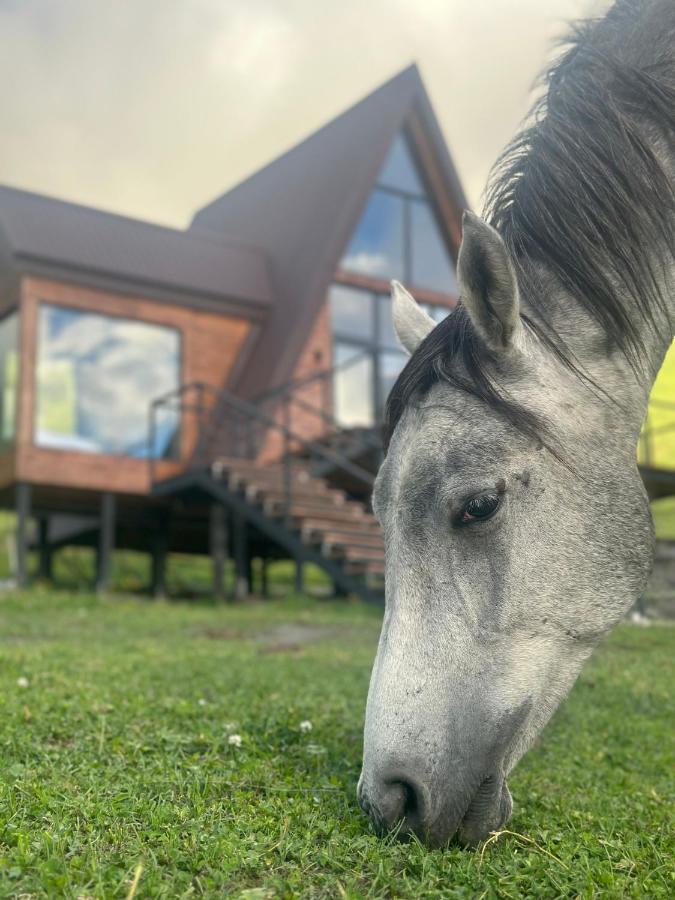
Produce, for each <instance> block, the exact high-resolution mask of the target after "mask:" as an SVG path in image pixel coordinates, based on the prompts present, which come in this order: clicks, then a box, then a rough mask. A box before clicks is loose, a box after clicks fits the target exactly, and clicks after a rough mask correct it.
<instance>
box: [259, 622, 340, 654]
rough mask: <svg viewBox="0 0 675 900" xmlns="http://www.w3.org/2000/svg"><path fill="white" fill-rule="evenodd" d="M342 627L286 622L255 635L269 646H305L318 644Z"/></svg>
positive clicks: (337, 633)
mask: <svg viewBox="0 0 675 900" xmlns="http://www.w3.org/2000/svg"><path fill="white" fill-rule="evenodd" d="M340 633H341V632H340V629H339V628H335V627H330V626H328V625H303V624H302V623H300V622H284V623H283V624H282V625H277V626H276V627H274V628H268V629H266V630H265V631H259V632H258V633H257V634H254V635H253V639H254V640H255V641H260V643H262V644H265V645H266V646H267V647H271V646H275V647H277V648H281V647H286V648H287V649H291V648H293V647H297V648H298V649H299V648H300V647H304V646H306V645H307V644H316V643H317V642H318V641H321V640H324V639H325V638H330V637H335V636H336V635H339V634H340Z"/></svg>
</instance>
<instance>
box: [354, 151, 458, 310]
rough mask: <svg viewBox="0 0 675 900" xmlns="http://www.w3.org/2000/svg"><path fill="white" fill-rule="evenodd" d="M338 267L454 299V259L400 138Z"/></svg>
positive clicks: (409, 152)
mask: <svg viewBox="0 0 675 900" xmlns="http://www.w3.org/2000/svg"><path fill="white" fill-rule="evenodd" d="M340 267H341V268H342V269H345V270H346V271H348V272H355V273H358V274H361V275H369V276H371V277H373V278H382V279H387V280H389V279H391V278H399V279H402V280H403V281H404V282H405V283H406V284H408V285H411V286H412V287H422V288H429V289H431V290H434V291H438V292H440V293H444V294H451V295H456V294H457V281H456V279H455V270H454V264H453V260H452V257H451V255H450V253H449V252H448V248H447V245H446V242H445V240H444V238H443V233H442V230H441V228H440V226H439V223H438V220H437V217H436V214H435V212H434V208H433V204H432V203H431V198H430V196H429V194H428V193H427V191H426V189H425V187H424V185H423V183H422V180H421V178H420V174H419V172H418V169H417V166H416V164H415V161H414V159H413V155H412V153H411V151H410V148H409V146H408V142H407V139H406V138H405V136H404V135H403V134H399V135H398V136H397V137H396V138H395V140H394V142H393V143H392V145H391V148H390V150H389V153H388V154H387V157H386V159H385V161H384V165H383V166H382V169H381V171H380V174H379V176H378V179H377V187H376V188H375V190H374V191H373V192H372V194H371V195H370V198H369V199H368V202H367V204H366V208H365V211H364V212H363V214H362V216H361V221H360V222H359V224H358V225H357V227H356V230H355V232H354V234H353V236H352V240H351V242H350V244H349V247H348V249H347V252H346V253H345V255H344V257H343V259H342V261H341V263H340Z"/></svg>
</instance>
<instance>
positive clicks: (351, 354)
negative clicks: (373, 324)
mask: <svg viewBox="0 0 675 900" xmlns="http://www.w3.org/2000/svg"><path fill="white" fill-rule="evenodd" d="M333 366H334V367H336V369H337V371H336V372H335V376H334V382H333V390H334V396H333V403H334V415H335V418H336V419H337V421H338V422H339V423H340V424H341V425H342V426H343V427H345V428H358V427H369V426H370V425H372V424H373V422H374V412H375V410H374V397H373V391H372V383H373V359H372V356H371V355H369V354H366V355H364V354H363V352H362V349H361V348H360V347H359V346H358V345H357V344H347V343H344V342H340V341H338V342H336V343H335V344H334V346H333Z"/></svg>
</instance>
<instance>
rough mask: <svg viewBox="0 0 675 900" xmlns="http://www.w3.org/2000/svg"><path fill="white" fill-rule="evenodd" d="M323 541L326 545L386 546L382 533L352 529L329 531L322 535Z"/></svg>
mask: <svg viewBox="0 0 675 900" xmlns="http://www.w3.org/2000/svg"><path fill="white" fill-rule="evenodd" d="M321 543H322V544H323V546H325V547H379V548H381V547H384V542H383V540H382V535H381V534H371V533H361V534H359V533H358V532H357V533H356V534H355V533H354V532H350V531H342V532H337V531H328V532H325V533H323V534H322V535H321Z"/></svg>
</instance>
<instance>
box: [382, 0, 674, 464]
mask: <svg viewBox="0 0 675 900" xmlns="http://www.w3.org/2000/svg"><path fill="white" fill-rule="evenodd" d="M656 6H660V7H661V13H662V15H661V17H660V18H658V17H657V15H656V14H655V13H654V7H656ZM647 7H652V21H651V22H650V23H649V24H650V25H651V27H652V30H653V34H649V31H650V28H648V27H646V26H645V27H642V24H643V23H642V22H641V20H640V16H641V13H645V11H646V10H647ZM673 9H674V7H673V6H672V5H671V3H670V0H667V2H663V0H618V2H616V3H615V4H614V6H613V7H612V9H611V10H610V12H609V13H608V14H607V16H605V17H604V18H602V19H597V20H589V21H586V22H583V23H581V24H580V25H578V26H576V27H575V28H574V30H573V32H572V34H571V36H570V37H569V38H568V39H567V41H566V42H565V43H566V44H567V47H566V49H565V51H564V52H563V53H562V55H561V56H560V57H559V58H558V60H557V61H556V62H555V63H554V65H553V66H552V67H551V68H550V69H549V70H548V71H547V72H546V73H545V74H544V76H543V88H544V90H543V92H542V95H541V97H540V99H539V100H538V101H537V102H536V103H535V105H534V107H533V109H532V110H531V113H530V116H529V118H528V122H527V124H526V125H525V127H524V128H523V130H522V131H521V132H520V133H519V134H518V135H517V136H516V137H515V138H514V140H513V141H512V142H511V143H510V144H509V145H508V146H507V148H506V150H505V151H504V152H503V154H502V155H501V156H500V157H499V159H498V160H497V163H496V164H495V167H494V168H493V171H492V173H491V177H490V184H489V187H488V191H487V204H486V209H487V216H486V217H487V220H488V221H489V222H490V224H492V225H493V226H494V227H495V228H496V229H497V231H498V232H499V233H500V234H501V236H502V238H503V240H504V242H505V244H506V247H507V250H508V252H509V254H510V256H511V259H512V261H513V264H514V268H515V271H516V276H517V279H518V286H519V290H520V294H521V297H522V298H523V299H524V301H525V306H526V308H527V311H528V315H527V316H526V317H524V318H525V320H526V323H527V325H528V327H529V328H531V329H532V330H533V331H534V332H535V333H536V334H537V335H538V337H539V338H540V339H541V340H543V341H544V342H545V344H546V345H547V346H548V347H549V348H550V349H551V350H552V351H553V352H554V353H555V354H556V355H557V356H558V358H559V359H560V360H561V361H562V362H563V363H564V364H565V365H566V366H567V367H568V368H570V369H571V370H572V371H574V372H576V373H577V374H578V375H579V376H580V377H582V378H584V379H586V380H588V377H587V376H586V375H585V373H583V372H582V371H581V369H580V366H579V364H578V362H577V360H576V359H575V358H574V355H573V353H572V352H571V350H570V349H569V348H568V347H567V346H566V344H565V342H564V339H563V337H562V336H561V335H560V334H559V332H558V331H557V330H556V328H555V326H554V325H553V323H552V321H551V316H550V311H548V310H547V304H546V301H547V295H548V294H549V293H550V284H549V282H548V281H547V284H549V286H548V288H547V287H545V286H544V284H543V282H542V271H543V272H545V273H546V277H547V279H550V278H551V277H553V279H554V280H555V281H556V282H557V283H558V285H560V286H561V287H562V288H563V289H564V290H565V292H566V293H567V294H568V295H569V296H570V297H571V298H572V299H573V301H574V302H575V303H576V304H578V306H579V307H580V308H582V309H583V310H585V312H586V313H587V314H588V315H589V316H590V317H591V318H592V319H593V320H595V321H596V322H597V323H598V325H599V326H600V327H601V328H602V330H603V332H604V334H605V335H606V339H607V346H608V350H609V351H611V350H612V349H614V348H617V349H619V350H620V351H621V352H622V353H623V354H624V355H625V356H626V358H627V359H628V360H629V362H630V363H631V365H632V366H634V367H637V365H638V362H639V360H640V358H641V356H643V354H644V351H645V346H644V339H643V336H642V330H643V329H642V328H641V326H642V324H643V323H644V322H645V321H646V322H647V323H649V325H651V326H652V327H655V317H656V312H657V311H659V310H665V304H666V299H665V298H664V297H663V295H662V288H661V285H662V283H663V281H664V278H663V273H664V268H663V266H664V261H663V260H658V259H657V254H656V253H654V252H653V250H654V248H656V247H660V246H665V247H668V248H673V247H675V188H674V187H673V182H672V174H671V173H669V172H668V171H667V169H666V168H665V166H664V165H663V163H662V162H661V161H660V160H659V158H658V156H657V153H656V151H655V149H654V147H655V145H656V146H658V145H662V146H663V147H664V148H665V149H666V151H669V152H671V153H672V149H673V135H674V134H675V59H674V54H673V46H674V43H675V16H674V15H673ZM657 19H658V21H657ZM657 26H658V27H657ZM638 27H642V31H643V34H642V41H643V43H648V44H649V46H642V47H640V46H637V45H636V41H635V40H633V41H632V42H631V40H630V39H631V37H633V36H632V35H630V31H631V30H632V31H634V32H636V31H637V30H638ZM645 31H646V32H647V34H644V32H645ZM641 55H642V56H643V57H644V58H641ZM458 363H461V364H462V366H461V367H460V366H458ZM458 368H461V369H462V371H463V374H459V373H458V371H457V369H458ZM493 368H494V365H493V363H492V361H491V359H490V357H489V354H488V352H487V350H486V349H485V347H484V346H483V345H482V343H481V341H480V339H479V337H478V336H477V335H476V334H475V332H474V330H473V328H472V326H471V323H470V321H469V317H468V315H467V313H466V310H465V309H464V307H463V306H462V304H461V298H460V303H459V304H458V306H457V307H456V309H455V310H454V311H453V312H452V313H451V314H450V315H449V316H448V317H447V318H446V319H445V320H444V321H443V322H441V323H440V324H439V325H438V326H437V327H436V328H435V329H434V330H433V331H432V332H431V333H430V334H429V335H428V337H427V338H426V339H425V340H424V341H423V342H422V344H421V345H420V347H418V349H417V350H416V351H415V353H414V354H413V355H412V357H411V358H410V360H409V361H408V363H407V365H406V366H405V368H404V369H403V371H402V372H401V374H400V375H399V377H398V379H397V381H396V383H395V384H394V387H393V388H392V391H391V393H390V395H389V398H388V401H387V407H386V411H385V433H384V437H385V446H388V444H389V441H390V439H391V436H392V434H393V431H394V429H395V427H396V424H397V422H398V420H399V418H400V416H401V415H402V413H403V411H404V409H405V408H406V406H407V405H408V404H409V403H410V402H411V400H413V399H414V398H421V397H423V396H424V394H426V393H427V391H428V390H429V389H430V388H431V386H432V385H433V384H434V383H436V382H438V381H441V380H444V381H448V382H450V383H452V384H454V385H455V386H457V387H459V388H461V389H463V390H465V391H468V392H469V393H471V394H473V395H475V396H476V397H478V398H479V399H480V400H482V401H484V402H486V403H487V404H488V405H489V406H490V407H492V408H493V409H495V410H496V411H497V412H500V413H501V414H503V415H504V416H505V417H506V418H507V419H508V420H509V421H510V422H511V423H512V424H513V425H514V426H515V427H516V428H517V429H518V430H520V431H521V432H523V433H525V434H527V435H529V436H532V437H535V436H537V437H538V438H539V439H540V440H541V439H542V430H543V426H542V423H541V422H539V421H537V419H536V417H534V416H533V415H532V414H531V413H529V412H528V411H526V410H524V409H522V408H520V407H518V406H516V405H515V404H514V403H513V402H512V401H511V400H509V398H508V395H507V394H506V393H505V392H504V391H503V390H502V389H500V387H499V386H498V384H497V383H496V381H495V377H494V372H493Z"/></svg>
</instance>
